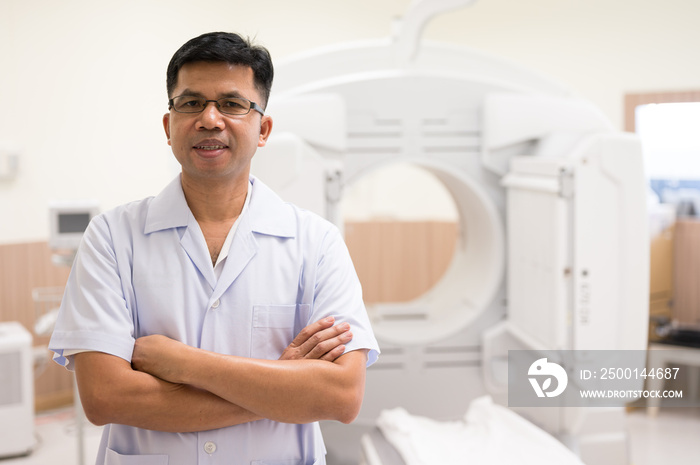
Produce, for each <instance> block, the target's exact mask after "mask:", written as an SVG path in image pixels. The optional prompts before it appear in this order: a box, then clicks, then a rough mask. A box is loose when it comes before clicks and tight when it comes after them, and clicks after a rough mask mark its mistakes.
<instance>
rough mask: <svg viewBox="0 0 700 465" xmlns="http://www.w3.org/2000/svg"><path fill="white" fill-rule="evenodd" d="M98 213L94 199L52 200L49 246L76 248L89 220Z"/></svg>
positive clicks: (62, 248)
mask: <svg viewBox="0 0 700 465" xmlns="http://www.w3.org/2000/svg"><path fill="white" fill-rule="evenodd" d="M98 213H99V204H98V203H97V201H95V200H75V201H61V202H52V203H51V204H50V205H49V247H51V249H52V250H71V251H74V250H77V249H78V246H79V245H80V240H81V238H82V237H83V233H84V232H85V229H86V228H87V227H88V224H90V220H91V219H92V218H93V217H94V216H96V215H97V214H98Z"/></svg>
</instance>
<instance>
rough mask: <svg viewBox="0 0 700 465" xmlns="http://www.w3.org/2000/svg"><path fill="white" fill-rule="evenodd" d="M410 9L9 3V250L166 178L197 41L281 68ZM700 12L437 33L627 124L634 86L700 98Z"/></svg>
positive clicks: (579, 8)
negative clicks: (208, 36)
mask: <svg viewBox="0 0 700 465" xmlns="http://www.w3.org/2000/svg"><path fill="white" fill-rule="evenodd" d="M409 3H410V1H409V0H385V1H377V0H352V1H351V0H346V1H341V0H338V1H324V0H257V1H255V2H251V1H244V0H210V1H208V2H192V1H191V0H188V1H184V0H105V1H92V0H63V1H60V2H57V1H54V0H0V102H2V103H3V106H2V110H1V111H0V151H2V148H3V147H4V146H14V147H18V148H19V150H20V171H19V174H18V176H17V178H16V179H15V180H13V181H9V182H8V181H4V182H0V243H11V242H24V241H32V240H42V239H45V238H46V231H47V217H46V216H47V215H46V206H47V204H48V202H49V201H50V200H51V199H72V198H97V199H99V200H100V202H101V205H102V207H103V208H109V207H112V206H114V205H117V204H119V203H123V202H126V201H129V200H132V199H137V198H141V197H144V196H147V195H152V194H156V193H157V192H158V191H159V190H160V189H161V188H162V186H163V185H164V184H165V183H167V181H168V180H169V179H170V178H171V177H172V175H173V174H174V173H175V168H176V167H175V166H174V163H173V162H172V161H171V156H170V152H169V147H168V146H167V145H166V144H165V137H164V135H163V130H162V125H161V117H162V114H163V113H164V112H165V111H166V100H167V98H166V93H165V68H166V66H167V63H168V60H169V59H170V56H171V55H172V53H173V52H174V51H175V50H176V49H177V48H178V47H179V46H180V45H181V44H182V43H183V42H184V41H186V40H187V39H189V38H191V37H193V36H195V35H198V34H200V33H203V32H207V31H211V30H231V31H238V32H242V33H244V34H246V35H251V36H256V37H257V39H258V41H259V42H261V43H262V44H264V45H266V46H267V47H268V48H269V49H270V51H271V52H272V55H273V58H275V59H280V58H283V57H288V56H289V55H290V54H293V53H295V52H301V51H304V50H308V49H310V48H313V47H316V46H321V45H327V44H331V43H338V42H344V41H352V40H362V39H373V38H382V37H386V36H388V35H389V34H390V33H391V29H392V28H391V20H392V19H393V18H394V17H396V16H400V15H401V14H402V13H403V12H404V11H405V10H406V9H407V7H408V5H409ZM698 17H700V2H697V1H695V0H666V1H665V2H658V1H655V0H529V1H526V0H480V1H479V2H478V3H477V4H476V5H474V6H472V7H469V8H465V9H464V10H460V11H457V12H454V13H451V14H449V15H446V16H443V17H438V18H436V19H435V20H434V21H433V22H432V23H431V24H429V25H428V27H427V29H426V32H425V35H424V37H425V38H428V39H431V40H439V41H444V42H451V43H455V44H460V45H464V46H468V47H471V48H476V49H480V50H483V51H486V52H490V53H494V54H498V55H500V56H502V57H505V58H508V59H511V60H513V61H515V62H518V63H520V64H522V65H525V66H528V67H531V68H534V69H538V70H540V71H541V72H544V73H546V74H549V75H551V76H552V77H554V78H556V79H559V80H560V81H562V82H564V83H566V84H568V85H569V86H570V87H571V88H573V89H576V90H577V91H578V92H579V93H580V94H581V95H582V96H583V97H585V98H588V99H590V100H592V101H593V102H594V103H595V104H597V105H598V106H599V107H600V108H601V109H602V110H603V111H604V112H605V113H606V114H607V115H608V116H609V117H610V118H611V119H612V120H613V122H614V123H615V124H616V125H617V126H618V127H622V97H623V94H624V93H625V92H638V91H655V90H680V89H688V88H700V60H697V59H696V55H697V52H696V50H695V47H696V44H698V43H700V28H697V27H696V24H695V23H696V22H697V21H696V20H697V18H698ZM273 92H274V90H273ZM134 102H136V104H134ZM134 108H136V109H134Z"/></svg>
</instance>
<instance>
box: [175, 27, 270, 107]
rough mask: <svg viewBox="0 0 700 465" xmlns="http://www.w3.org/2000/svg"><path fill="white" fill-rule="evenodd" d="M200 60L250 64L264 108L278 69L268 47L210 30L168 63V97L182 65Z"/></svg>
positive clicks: (178, 52)
mask: <svg viewBox="0 0 700 465" xmlns="http://www.w3.org/2000/svg"><path fill="white" fill-rule="evenodd" d="M197 61H207V62H224V63H229V64H232V65H244V66H249V67H250V68H251V69H252V70H253V76H254V83H255V87H256V89H257V90H258V92H260V95H261V96H262V98H263V101H262V102H259V103H260V105H261V106H262V107H263V108H264V107H265V106H266V105H267V99H268V98H269V97H270V89H271V88H272V78H273V77H274V69H273V67H272V59H271V58H270V52H268V51H267V49H266V48H265V47H262V46H260V45H254V44H253V43H252V42H251V41H250V40H249V39H244V38H243V37H241V36H239V35H238V34H233V33H230V32H209V33H206V34H202V35H201V36H199V37H195V38H194V39H190V40H189V41H187V42H186V43H185V44H184V45H183V46H182V47H180V49H179V50H178V51H177V52H175V55H173V57H172V59H171V60H170V64H168V71H167V76H166V85H167V88H168V98H170V97H172V93H173V91H174V90H175V86H176V85H177V78H178V73H179V72H180V68H182V67H183V66H184V65H185V64H187V63H193V62H197ZM256 103H257V102H256Z"/></svg>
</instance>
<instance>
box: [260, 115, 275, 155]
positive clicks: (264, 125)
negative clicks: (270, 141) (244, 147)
mask: <svg viewBox="0 0 700 465" xmlns="http://www.w3.org/2000/svg"><path fill="white" fill-rule="evenodd" d="M271 132H272V116H269V115H263V117H262V119H261V120H260V138H259V139H258V147H265V144H266V143H267V138H268V137H270V133H271Z"/></svg>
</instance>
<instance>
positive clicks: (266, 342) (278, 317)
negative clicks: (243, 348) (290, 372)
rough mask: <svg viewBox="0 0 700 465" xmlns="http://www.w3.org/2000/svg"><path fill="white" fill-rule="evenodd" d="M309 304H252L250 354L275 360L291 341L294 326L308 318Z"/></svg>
mask: <svg viewBox="0 0 700 465" xmlns="http://www.w3.org/2000/svg"><path fill="white" fill-rule="evenodd" d="M308 313H309V304H291V305H255V306H253V334H252V337H251V347H250V356H251V357H253V358H260V359H268V360H276V359H278V358H279V357H280V355H282V351H284V349H285V348H286V347H287V346H288V345H289V344H290V343H291V342H292V340H293V339H294V336H295V335H296V334H295V333H294V331H295V328H298V327H299V325H300V324H302V323H303V324H304V326H305V324H306V323H305V322H302V321H300V320H303V318H304V315H306V318H308Z"/></svg>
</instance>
